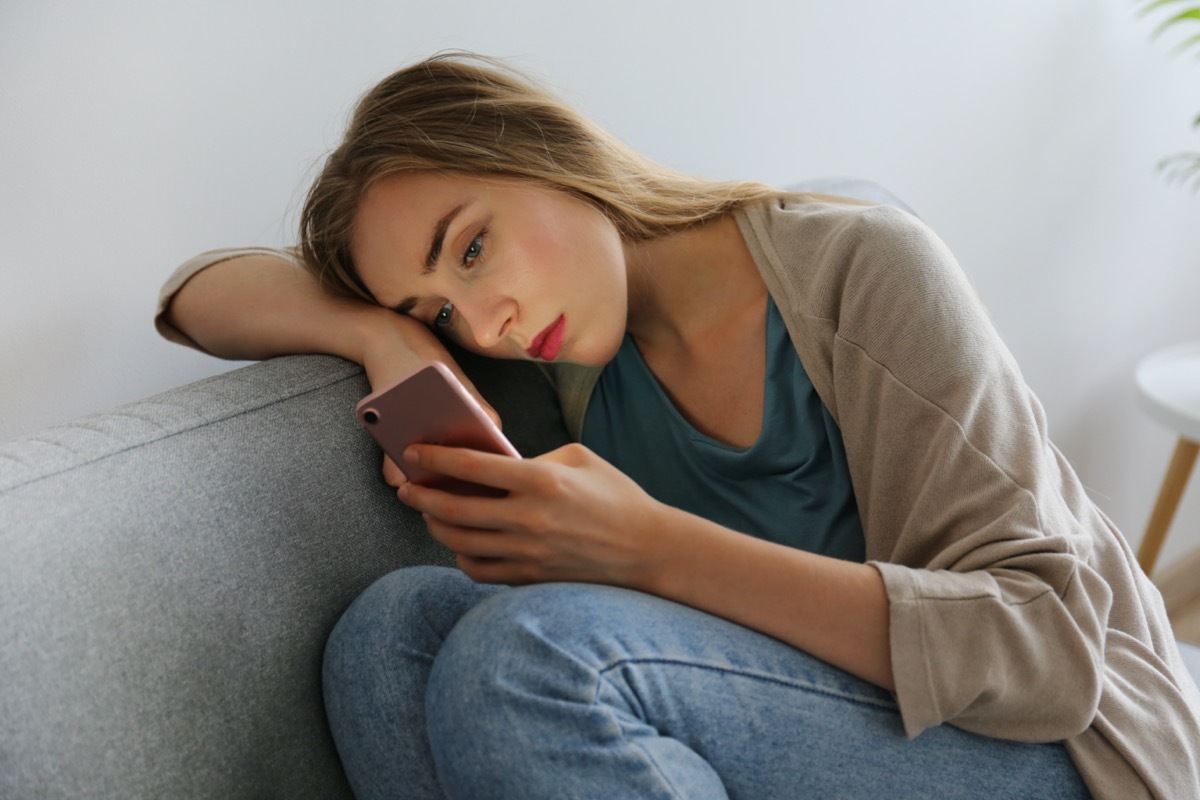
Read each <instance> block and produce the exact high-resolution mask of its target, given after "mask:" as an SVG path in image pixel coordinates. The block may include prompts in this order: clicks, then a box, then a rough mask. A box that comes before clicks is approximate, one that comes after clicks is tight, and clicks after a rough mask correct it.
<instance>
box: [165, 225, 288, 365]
mask: <svg viewBox="0 0 1200 800" xmlns="http://www.w3.org/2000/svg"><path fill="white" fill-rule="evenodd" d="M251 255H260V256H275V257H277V258H282V259H284V260H285V261H289V262H291V263H292V264H294V265H295V266H296V267H300V255H299V252H298V251H297V249H296V248H292V247H289V248H285V249H277V248H271V247H229V248H224V249H221V250H209V251H207V252H204V253H201V254H200V255H198V256H195V257H193V258H190V259H188V260H187V261H185V262H183V263H182V264H180V265H179V266H178V267H177V268H176V269H175V271H174V272H172V273H171V274H170V276H169V277H168V278H167V280H166V282H165V283H164V284H163V286H162V289H160V290H159V293H158V307H157V308H156V309H155V312H154V327H155V328H156V329H157V330H158V332H159V333H160V334H162V336H163V337H164V338H166V339H168V340H169V341H172V342H175V343H176V344H182V345H186V346H187V347H193V348H195V349H197V350H201V351H203V350H204V348H203V347H201V346H200V345H199V344H197V343H196V342H195V341H194V340H193V339H192V338H191V337H190V336H188V335H187V334H186V333H184V332H183V331H181V330H179V329H178V328H176V327H175V326H174V325H172V324H171V323H170V322H168V321H167V309H169V308H170V307H171V301H172V300H173V299H175V295H176V294H178V293H179V290H180V289H182V288H183V285H184V284H185V283H187V282H188V281H189V280H191V278H192V277H193V276H195V275H196V274H197V273H199V272H200V271H201V270H205V269H207V268H209V267H211V266H214V265H216V264H220V263H221V262H223V261H229V260H230V259H233V258H239V257H240V256H251Z"/></svg>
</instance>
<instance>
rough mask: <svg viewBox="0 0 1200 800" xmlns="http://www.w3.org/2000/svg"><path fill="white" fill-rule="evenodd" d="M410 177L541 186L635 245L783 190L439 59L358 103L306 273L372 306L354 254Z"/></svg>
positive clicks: (322, 197) (307, 208) (337, 156)
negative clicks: (360, 231) (583, 207)
mask: <svg viewBox="0 0 1200 800" xmlns="http://www.w3.org/2000/svg"><path fill="white" fill-rule="evenodd" d="M412 170H432V171H437V172H443V173H460V174H468V175H477V176H483V175H488V176H499V177H507V178H521V179H527V180H532V181H537V182H539V183H541V184H543V185H546V186H550V187H552V188H555V189H559V190H562V191H565V192H569V193H571V194H573V195H575V196H577V197H579V198H582V199H584V200H586V201H587V202H590V203H591V204H593V205H594V206H595V207H596V208H598V209H600V210H601V211H602V212H603V213H604V214H605V215H606V216H608V218H609V219H610V220H612V222H613V223H614V224H615V225H616V227H617V230H618V231H619V232H620V235H621V237H622V238H623V239H625V240H626V241H644V240H648V239H653V238H656V237H659V236H662V235H664V234H666V233H670V232H672V231H677V230H680V229H682V228H686V227H689V226H691V225H695V224H698V223H701V222H704V221H706V220H709V219H712V218H714V217H717V216H720V215H722V214H725V213H727V212H729V211H731V210H733V209H734V208H737V207H738V206H741V205H743V204H745V203H747V202H749V201H751V200H755V199H758V198H761V197H767V196H771V195H774V194H777V193H778V192H777V190H775V189H772V188H771V187H769V186H766V185H763V184H758V183H750V182H714V181H707V180H702V179H699V178H694V177H690V176H687V175H683V174H680V173H677V172H674V171H672V170H669V169H667V168H665V167H662V166H660V165H658V164H656V163H654V162H653V161H651V160H649V159H647V158H645V157H644V156H642V155H640V154H639V153H637V152H636V151H634V150H633V149H632V148H630V147H629V146H627V145H626V144H624V143H623V142H621V141H619V140H618V139H616V138H615V137H613V136H611V135H610V134H608V133H607V132H605V131H604V130H603V129H601V128H600V127H599V126H597V125H596V124H594V123H593V122H591V121H590V120H588V119H587V118H585V117H583V116H582V115H581V114H579V113H577V112H576V111H574V110H573V109H571V108H569V107H568V106H567V105H566V104H564V103H563V102H562V101H561V100H559V99H558V98H556V97H555V96H553V95H552V94H551V93H549V92H547V91H546V90H545V89H542V88H541V87H539V86H537V85H536V84H534V83H533V82H532V81H530V80H529V79H527V78H525V77H524V76H522V75H520V74H519V73H517V72H515V71H514V70H513V69H511V68H509V67H507V66H505V65H504V64H502V63H500V62H497V61H495V60H492V59H488V58H485V57H482V56H478V55H473V54H469V53H458V52H455V53H445V54H439V55H436V56H434V57H432V58H429V59H427V60H425V61H421V62H419V63H417V64H414V65H412V66H410V67H407V68H405V69H402V70H400V71H399V72H396V73H394V74H393V75H391V76H390V77H388V78H386V79H385V80H383V81H382V82H380V83H379V84H378V85H376V86H375V87H374V88H373V89H371V90H370V91H369V92H367V94H366V95H365V96H364V97H363V98H362V99H361V100H360V101H359V103H358V105H357V106H356V108H355V111H354V114H353V116H352V118H351V121H350V124H349V127H348V128H347V130H346V134H345V136H344V138H343V140H342V143H341V144H340V145H339V146H338V147H337V149H335V150H334V151H333V152H332V153H330V155H329V157H328V158H327V159H326V161H325V165H324V167H323V169H322V170H321V172H320V174H319V175H318V177H317V179H316V180H315V181H314V182H313V185H312V188H311V189H309V192H308V196H307V198H306V200H305V203H304V208H303V211H302V212H301V215H300V246H301V251H302V255H303V260H304V264H305V266H306V267H307V268H308V269H309V270H310V271H312V272H313V274H314V275H316V276H317V277H318V278H319V279H320V280H321V281H322V283H323V284H324V285H325V286H326V287H328V288H330V289H333V290H334V291H337V292H339V293H342V294H347V295H350V296H357V297H360V298H363V299H367V300H370V301H372V302H374V298H373V297H372V296H371V293H370V292H369V291H368V290H367V287H366V285H365V284H364V283H363V282H362V279H361V278H360V277H359V276H358V273H357V271H356V270H355V268H354V262H353V259H352V258H351V255H350V241H351V238H352V237H353V234H354V220H355V216H356V214H357V210H358V205H359V202H360V200H361V199H362V197H363V195H364V193H365V192H366V191H367V190H368V189H369V188H370V187H371V186H372V185H373V184H374V183H375V182H376V181H378V180H380V179H382V178H386V177H389V176H392V175H395V174H397V173H402V172H407V171H412Z"/></svg>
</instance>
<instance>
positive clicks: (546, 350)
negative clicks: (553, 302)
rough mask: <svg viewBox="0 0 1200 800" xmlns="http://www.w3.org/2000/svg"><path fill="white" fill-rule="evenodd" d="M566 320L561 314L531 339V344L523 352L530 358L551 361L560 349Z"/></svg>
mask: <svg viewBox="0 0 1200 800" xmlns="http://www.w3.org/2000/svg"><path fill="white" fill-rule="evenodd" d="M566 328H567V318H566V317H565V316H563V315H562V314H559V315H558V319H556V320H554V322H551V323H550V324H549V325H548V326H546V329H545V330H544V331H542V332H541V333H539V334H538V335H537V336H535V337H533V342H532V343H531V344H530V345H529V347H528V348H527V349H526V350H525V352H526V353H528V354H529V357H530V358H540V359H542V360H543V361H553V360H554V357H555V356H557V355H558V351H559V349H560V348H561V347H562V343H563V334H564V333H565V332H566Z"/></svg>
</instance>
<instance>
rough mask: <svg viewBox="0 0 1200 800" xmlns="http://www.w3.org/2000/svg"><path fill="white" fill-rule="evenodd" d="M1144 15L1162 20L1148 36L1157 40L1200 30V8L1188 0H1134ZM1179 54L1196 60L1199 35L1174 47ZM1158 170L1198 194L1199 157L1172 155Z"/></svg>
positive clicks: (1198, 122) (1198, 119) (1199, 50)
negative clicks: (1171, 33)
mask: <svg viewBox="0 0 1200 800" xmlns="http://www.w3.org/2000/svg"><path fill="white" fill-rule="evenodd" d="M1137 2H1138V5H1140V6H1141V9H1140V13H1141V14H1142V15H1143V16H1144V15H1148V14H1158V15H1160V16H1164V17H1165V18H1164V19H1163V20H1162V22H1160V23H1159V25H1158V27H1157V28H1156V29H1155V31H1154V33H1153V34H1152V38H1157V37H1158V36H1160V35H1162V34H1163V33H1165V32H1167V31H1177V30H1180V29H1186V28H1187V26H1198V27H1200V4H1198V3H1195V2H1191V1H1190V0H1137ZM1178 49H1179V50H1180V51H1183V52H1188V51H1194V52H1195V53H1196V55H1197V57H1200V31H1198V32H1196V33H1193V34H1192V35H1191V36H1188V37H1187V38H1185V39H1184V40H1183V41H1182V42H1181V43H1180V44H1179V46H1178ZM1192 127H1193V128H1196V129H1200V115H1198V116H1197V117H1196V118H1195V119H1194V120H1193V121H1192ZM1158 168H1159V169H1160V170H1162V171H1163V172H1164V173H1166V175H1167V177H1168V178H1169V179H1170V180H1172V181H1179V182H1180V183H1183V184H1189V183H1190V185H1191V188H1192V191H1197V190H1200V153H1176V154H1175V155H1173V156H1168V157H1167V158H1164V159H1163V160H1162V161H1160V162H1159V164H1158Z"/></svg>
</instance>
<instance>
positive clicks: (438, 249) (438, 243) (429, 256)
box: [392, 203, 467, 314]
mask: <svg viewBox="0 0 1200 800" xmlns="http://www.w3.org/2000/svg"><path fill="white" fill-rule="evenodd" d="M466 207H467V204H466V203H459V204H458V205H456V206H455V207H454V208H452V209H450V210H449V211H447V212H446V213H445V214H443V215H442V218H441V219H439V220H438V221H437V224H436V225H434V226H433V238H432V239H431V240H430V243H429V252H428V253H426V254H425V264H424V268H423V269H422V270H421V274H422V275H432V274H433V273H434V271H435V270H436V269H437V262H438V259H439V258H441V256H442V246H443V245H444V244H445V242H446V231H448V230H450V223H452V222H454V218H455V217H457V216H458V215H459V214H460V213H461V212H462V210H463V209H464V208H466ZM418 302H419V298H417V297H416V296H415V295H410V296H409V297H406V298H404V299H403V300H401V301H400V302H399V303H397V304H396V305H394V306H392V310H393V311H395V312H396V313H397V314H408V313H410V312H411V311H412V310H413V309H414V308H416V307H417V303H418Z"/></svg>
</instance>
